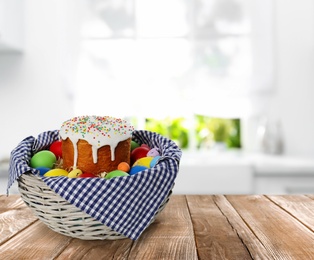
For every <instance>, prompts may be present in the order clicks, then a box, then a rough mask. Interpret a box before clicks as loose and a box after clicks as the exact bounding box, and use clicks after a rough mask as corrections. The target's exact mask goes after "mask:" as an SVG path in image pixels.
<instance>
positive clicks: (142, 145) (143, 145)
mask: <svg viewBox="0 0 314 260" xmlns="http://www.w3.org/2000/svg"><path fill="white" fill-rule="evenodd" d="M141 147H145V148H147V149H148V150H150V147H149V146H148V145H147V144H141Z"/></svg>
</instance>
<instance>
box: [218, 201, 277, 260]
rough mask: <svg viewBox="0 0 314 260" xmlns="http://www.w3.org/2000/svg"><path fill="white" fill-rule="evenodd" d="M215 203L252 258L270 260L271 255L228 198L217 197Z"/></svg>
mask: <svg viewBox="0 0 314 260" xmlns="http://www.w3.org/2000/svg"><path fill="white" fill-rule="evenodd" d="M214 201H215V203H216V204H217V206H218V207H219V209H220V210H221V212H222V214H223V215H224V216H225V217H226V218H227V219H228V222H229V223H230V225H231V226H232V228H233V229H234V230H235V232H236V233H237V235H238V236H239V238H240V239H241V241H242V242H243V243H244V245H245V246H246V248H247V250H248V251H249V252H250V255H251V256H252V258H253V259H270V258H271V255H270V254H269V253H268V252H267V250H266V249H265V248H264V246H263V244H262V243H261V242H260V241H259V239H258V238H257V237H256V236H255V234H254V233H253V232H252V230H251V229H250V227H249V226H247V224H246V223H245V222H244V221H243V219H242V218H241V216H240V215H239V214H238V212H237V211H236V210H235V209H234V208H233V207H232V205H231V204H230V203H229V201H228V200H227V199H226V197H225V196H223V195H215V196H214Z"/></svg>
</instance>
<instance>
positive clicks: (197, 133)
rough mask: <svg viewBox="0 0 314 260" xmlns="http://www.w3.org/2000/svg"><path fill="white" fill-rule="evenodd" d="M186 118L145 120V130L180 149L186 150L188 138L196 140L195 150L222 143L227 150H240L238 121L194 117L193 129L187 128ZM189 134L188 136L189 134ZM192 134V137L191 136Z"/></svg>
mask: <svg viewBox="0 0 314 260" xmlns="http://www.w3.org/2000/svg"><path fill="white" fill-rule="evenodd" d="M188 124H189V122H188V121H187V119H186V118H183V117H181V118H169V117H168V118H165V119H162V120H157V119H153V118H148V119H146V125H145V128H146V129H147V130H149V131H153V132H157V133H159V134H161V135H163V136H166V137H168V138H170V139H171V140H173V141H175V142H176V143H177V144H178V145H179V146H180V147H181V148H182V149H184V148H188V147H189V144H190V138H194V139H195V140H196V146H197V148H199V149H201V148H211V147H213V146H214V145H215V143H224V144H225V145H226V147H228V148H240V147H241V138H240V119H224V118H212V117H207V116H203V115H196V116H195V118H194V129H191V127H188ZM189 132H190V134H189ZM191 133H192V136H191Z"/></svg>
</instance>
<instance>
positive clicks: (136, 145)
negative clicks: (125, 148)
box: [131, 140, 140, 151]
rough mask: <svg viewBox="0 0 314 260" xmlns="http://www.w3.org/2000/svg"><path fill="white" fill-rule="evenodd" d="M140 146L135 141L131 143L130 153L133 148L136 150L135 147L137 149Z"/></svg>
mask: <svg viewBox="0 0 314 260" xmlns="http://www.w3.org/2000/svg"><path fill="white" fill-rule="evenodd" d="M139 146H140V145H139V144H138V143H137V142H135V141H133V140H132V141H131V151H133V150H134V149H135V148H137V147H139Z"/></svg>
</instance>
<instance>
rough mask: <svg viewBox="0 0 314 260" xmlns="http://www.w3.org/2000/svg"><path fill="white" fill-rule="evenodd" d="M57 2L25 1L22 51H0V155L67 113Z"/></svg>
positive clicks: (56, 124)
mask: <svg viewBox="0 0 314 260" xmlns="http://www.w3.org/2000/svg"><path fill="white" fill-rule="evenodd" d="M58 2H59V1H36V0H27V1H24V4H25V9H24V10H25V23H24V26H23V33H24V51H23V53H22V54H11V53H9V54H3V53H0V118H1V123H0V124H1V127H0V158H1V157H3V156H5V155H7V154H8V153H9V152H10V151H11V150H12V148H14V147H15V146H16V145H17V144H18V142H19V141H20V140H22V139H23V138H25V137H27V136H28V135H33V136H37V134H39V133H41V132H43V131H46V130H50V129H58V128H59V127H60V124H61V123H62V122H63V121H64V120H66V119H68V118H69V117H71V116H72V115H73V109H72V101H71V95H70V93H69V90H68V86H67V82H66V78H65V77H64V74H63V71H62V69H63V68H64V66H63V64H62V60H61V59H60V58H61V55H60V54H61V53H62V52H63V51H62V47H61V44H62V39H60V37H61V36H62V34H61V32H60V30H59V28H60V24H59V23H58V19H60V16H58V15H60V14H59V8H60V6H59V5H58Z"/></svg>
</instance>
